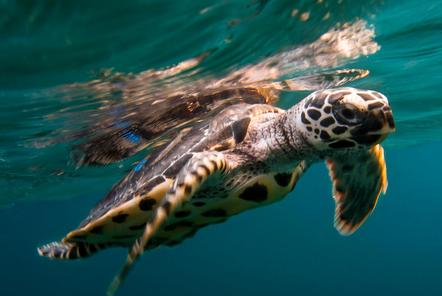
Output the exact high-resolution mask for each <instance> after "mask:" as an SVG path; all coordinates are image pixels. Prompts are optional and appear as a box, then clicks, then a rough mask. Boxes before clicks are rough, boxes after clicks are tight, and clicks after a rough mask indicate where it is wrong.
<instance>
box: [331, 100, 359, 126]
mask: <svg viewBox="0 0 442 296" xmlns="http://www.w3.org/2000/svg"><path fill="white" fill-rule="evenodd" d="M333 114H334V115H335V116H336V119H337V120H338V122H340V123H343V124H348V125H356V124H359V123H361V122H362V119H363V112H361V111H360V110H359V109H358V108H356V107H355V106H354V105H352V104H339V105H337V106H335V107H334V108H333Z"/></svg>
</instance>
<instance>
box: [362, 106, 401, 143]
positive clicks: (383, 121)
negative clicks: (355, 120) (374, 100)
mask: <svg viewBox="0 0 442 296" xmlns="http://www.w3.org/2000/svg"><path fill="white" fill-rule="evenodd" d="M374 120H376V121H377V123H376V124H377V125H380V126H382V127H381V128H380V129H378V130H376V131H370V132H368V133H367V134H368V135H383V136H385V137H386V136H387V135H388V134H391V133H393V132H395V131H396V124H395V122H394V119H393V113H392V112H391V110H389V111H384V112H379V114H378V115H377V116H376V117H375V119H374Z"/></svg>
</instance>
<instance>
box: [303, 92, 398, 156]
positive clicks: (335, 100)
mask: <svg viewBox="0 0 442 296" xmlns="http://www.w3.org/2000/svg"><path fill="white" fill-rule="evenodd" d="M298 114H299V115H300V116H299V117H298V118H299V121H298V124H299V126H301V130H302V133H303V134H304V136H305V138H306V139H307V141H308V142H309V144H310V145H312V146H313V147H315V148H316V149H318V150H322V151H324V150H329V149H332V150H335V149H351V148H364V147H371V146H373V145H375V144H377V143H379V142H381V141H382V140H383V139H385V137H386V136H387V135H388V134H390V133H392V132H393V131H394V130H395V123H394V120H393V114H392V112H391V108H390V105H389V103H388V100H387V98H386V97H385V96H384V95H383V94H381V93H379V92H376V91H371V90H359V89H355V88H349V87H346V88H337V89H328V90H320V91H316V92H314V93H312V94H311V95H310V96H308V97H307V98H305V99H304V100H303V101H302V102H301V103H300V111H299V113H298Z"/></svg>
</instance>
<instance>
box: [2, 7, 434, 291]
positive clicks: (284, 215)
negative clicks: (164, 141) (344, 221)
mask: <svg viewBox="0 0 442 296" xmlns="http://www.w3.org/2000/svg"><path fill="white" fill-rule="evenodd" d="M304 13H307V14H304ZM327 14H329V15H328V17H326V18H325V16H326V15H327ZM307 15H308V17H307V18H306V16H307ZM324 18H325V19H326V20H325V21H324V20H323V19H324ZM357 19H363V20H366V21H367V22H368V23H369V24H370V25H371V26H372V27H373V28H374V30H375V32H376V37H375V40H376V42H378V43H379V45H380V46H381V49H380V51H378V52H377V53H375V54H373V55H371V56H368V57H361V58H359V59H356V60H353V61H351V62H349V63H347V64H345V68H364V69H368V70H370V75H369V76H368V77H367V78H365V79H362V80H359V81H357V82H355V83H353V84H352V85H354V86H357V87H360V88H369V89H375V90H379V91H381V92H383V93H385V94H386V95H387V96H388V97H389V99H390V103H391V105H392V108H393V111H394V115H395V119H396V124H397V132H396V133H395V134H393V135H391V136H390V137H389V138H388V139H387V140H386V141H385V142H384V146H385V147H386V158H387V164H388V174H389V188H388V192H387V195H386V196H384V197H381V199H380V201H379V203H378V206H377V208H376V210H375V212H374V213H373V215H372V216H371V217H370V218H369V219H368V220H367V222H366V223H365V225H363V226H362V228H361V229H360V230H359V231H357V232H356V233H355V234H354V235H352V236H350V237H342V236H340V235H339V234H338V233H337V232H336V231H335V230H334V228H333V214H334V202H333V199H332V198H331V184H330V181H329V177H328V174H327V172H326V170H325V168H324V166H323V165H315V166H313V167H312V168H311V169H310V170H309V171H308V172H307V173H306V174H305V175H304V176H303V178H301V180H300V182H299V183H298V185H297V187H296V189H295V190H294V192H292V193H291V194H290V195H289V196H288V197H287V198H286V199H285V200H284V201H282V202H280V203H278V204H274V205H271V206H269V207H264V208H260V209H257V210H254V211H250V212H246V213H244V214H242V215H239V216H236V217H234V218H232V219H230V220H229V221H227V222H226V223H224V224H221V225H215V226H212V227H208V228H205V229H204V230H201V231H200V232H198V235H196V236H195V237H194V238H193V239H191V240H186V241H185V242H184V243H183V244H181V245H179V246H177V247H173V248H167V247H163V248H159V249H157V250H154V251H151V252H148V253H146V254H145V255H144V256H143V257H142V259H141V260H140V261H139V263H137V264H136V266H135V268H134V269H133V271H132V272H131V274H130V276H129V278H128V280H127V282H125V284H124V286H123V287H122V289H121V291H120V292H121V293H120V295H135V294H138V295H155V296H160V295H339V296H345V295H358V296H363V295H428V296H429V295H442V215H441V213H442V189H441V182H442V172H441V168H442V156H441V153H442V2H441V1H440V0H428V1H418V0H402V1H395V0H385V1H375V0H368V1H350V0H343V1H338V0H336V1H327V0H323V1H282V0H281V1H276V0H275V1H265V0H243V1H240V0H237V1H233V0H231V1H228V0H225V1H215V0H211V1H208V0H206V1H194V0H175V1H169V0H167V1H166V0H150V1H147V0H139V1H126V2H123V1H111V0H109V1H49V0H45V1H44V0H40V1H7V0H3V1H0V225H1V231H0V295H61V294H63V295H103V294H104V293H105V291H106V287H107V285H108V284H109V283H110V280H111V279H112V277H113V275H114V274H115V272H116V271H117V270H118V269H119V267H120V265H121V264H122V262H123V261H124V259H125V257H126V250H125V249H110V250H107V251H103V252H102V253H100V254H98V255H96V256H93V257H91V258H89V259H85V260H79V261H71V262H59V261H50V260H47V259H46V258H41V257H39V256H38V254H37V252H36V247H37V246H39V245H41V244H42V243H47V242H49V241H52V240H57V239H59V238H61V237H62V236H63V235H64V234H65V233H66V232H67V231H69V230H71V229H73V228H75V227H76V226H77V225H78V223H79V222H80V221H81V220H82V219H83V218H84V217H85V216H86V215H87V213H88V212H89V210H90V208H92V207H93V206H94V205H95V203H96V202H97V201H98V200H99V199H100V198H101V197H102V196H104V195H105V194H106V193H107V191H108V190H109V189H110V188H111V186H112V185H113V184H114V183H115V182H117V181H118V180H119V179H120V178H122V177H123V176H124V175H125V174H126V173H127V171H128V170H130V169H131V168H132V167H133V163H134V162H135V161H136V160H138V159H140V156H136V157H135V158H132V159H129V160H127V161H123V162H119V163H117V164H114V165H110V166H104V167H81V168H76V167H75V165H74V164H73V163H72V161H71V158H70V147H71V146H72V143H71V142H69V141H61V142H59V141H50V140H48V139H54V138H56V136H55V135H56V134H57V132H59V131H60V130H62V131H63V130H71V129H77V128H79V127H81V126H82V124H83V123H84V122H86V121H87V118H86V115H85V114H88V113H87V112H84V111H88V110H93V109H94V108H96V104H94V102H96V101H97V100H98V99H97V98H95V97H93V96H85V95H83V94H82V93H80V94H77V93H75V95H74V94H73V95H67V94H66V91H55V90H60V89H61V88H63V86H66V85H71V84H73V83H82V82H87V81H90V80H92V79H95V78H97V76H98V75H99V74H97V73H100V71H102V70H103V69H110V68H112V69H113V71H114V72H121V73H126V74H127V73H135V74H136V73H139V72H141V71H144V70H147V69H151V68H163V67H167V66H170V65H172V64H176V63H179V62H180V61H183V60H186V59H189V58H192V57H195V56H197V55H199V54H201V53H203V52H207V51H211V52H212V53H211V54H210V55H209V56H208V57H207V59H206V60H204V61H203V63H202V64H201V65H199V66H198V67H199V70H200V72H199V73H200V74H199V75H206V74H207V73H210V75H212V76H214V77H223V75H225V74H226V73H228V72H230V71H232V70H235V69H239V68H240V67H243V66H245V65H248V64H251V63H254V62H257V61H260V60H262V59H263V58H264V57H266V56H269V55H272V54H275V53H278V52H281V51H283V50H285V49H287V48H293V47H296V46H297V45H301V44H305V43H309V42H312V41H314V40H315V39H317V38H318V37H319V36H320V35H321V34H323V33H325V32H326V31H327V30H328V29H329V28H330V27H333V26H334V25H336V24H338V23H344V22H348V21H354V20H357ZM207 75H209V74H207ZM306 94H308V92H301V93H296V94H293V96H291V95H290V94H285V95H284V97H283V100H282V101H281V102H280V104H281V105H282V106H284V107H288V106H290V105H292V104H293V103H294V102H296V100H298V99H299V98H302V97H303V96H305V95H306ZM89 102H91V103H89ZM60 114H61V115H60ZM83 116H84V117H83ZM42 139H43V140H44V141H43V140H42ZM140 154H141V157H143V156H145V154H146V152H141V153H140ZM137 157H138V158H137Z"/></svg>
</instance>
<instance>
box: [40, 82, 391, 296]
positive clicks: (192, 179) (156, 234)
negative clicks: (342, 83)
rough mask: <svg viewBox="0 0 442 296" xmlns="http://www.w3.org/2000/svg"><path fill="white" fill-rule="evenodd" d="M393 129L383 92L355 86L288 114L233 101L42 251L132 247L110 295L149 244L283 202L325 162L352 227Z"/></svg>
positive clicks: (371, 198) (374, 191) (381, 187)
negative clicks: (310, 169) (301, 179)
mask: <svg viewBox="0 0 442 296" xmlns="http://www.w3.org/2000/svg"><path fill="white" fill-rule="evenodd" d="M394 128H395V127H394V121H393V117H392V113H391V109H390V107H389V104H388V101H387V99H386V98H385V96H383V95H382V94H380V93H378V92H375V91H366V90H358V89H354V88H340V89H329V90H322V91H317V92H315V93H313V94H311V95H310V96H308V97H307V98H305V99H304V100H302V101H301V102H299V103H298V104H296V105H295V106H293V107H292V108H291V109H289V110H288V111H284V110H282V109H279V108H276V107H272V106H269V105H260V104H255V105H248V104H238V105H234V106H231V107H229V108H227V109H225V110H224V111H223V112H221V113H220V114H218V116H216V117H215V118H214V119H213V120H212V121H211V122H206V123H204V122H203V123H201V124H200V125H197V126H196V127H194V128H193V129H191V130H183V131H182V134H181V135H180V136H178V137H177V140H176V141H172V142H171V143H170V144H169V146H168V147H165V148H164V149H163V150H162V151H160V152H158V153H157V154H156V155H152V156H151V157H150V158H149V159H148V161H147V162H146V163H145V164H144V165H142V166H140V167H139V168H138V169H137V170H136V171H135V172H133V173H131V174H130V175H129V176H127V177H126V178H125V179H124V180H122V181H121V182H120V183H119V184H117V185H116V186H115V187H114V188H113V190H112V191H111V193H110V194H109V195H108V196H107V197H106V198H105V199H104V200H103V201H102V202H100V204H99V205H98V206H97V207H96V209H94V210H93V211H92V212H91V214H90V215H89V217H88V218H87V219H86V220H85V221H84V222H83V224H82V225H81V226H80V228H79V229H77V230H74V231H73V232H71V233H69V234H68V235H67V237H66V238H65V239H64V240H63V241H62V242H60V243H54V244H50V245H46V246H43V247H41V248H40V249H39V253H40V255H43V256H47V257H51V258H63V259H73V258H78V257H85V256H88V255H90V254H93V253H95V252H96V251H98V250H100V249H102V248H105V247H108V246H113V245H121V246H131V245H132V244H133V247H132V249H131V251H130V253H129V256H128V259H127V263H126V265H125V266H124V267H123V269H122V271H121V272H120V274H119V275H118V277H117V278H116V279H115V281H114V283H113V286H112V288H111V290H110V291H111V292H113V291H115V289H116V288H117V287H118V285H119V283H120V282H121V281H122V280H123V279H124V277H125V276H126V275H127V272H128V271H129V269H130V266H131V265H132V263H133V262H134V261H135V260H136V259H137V258H138V257H139V255H141V253H142V252H143V251H144V250H145V249H147V248H152V247H155V246H158V245H161V244H165V245H174V244H177V243H179V242H181V241H182V240H183V239H185V238H187V237H190V236H192V235H193V234H194V233H195V232H196V231H197V230H198V229H199V228H201V227H204V226H206V225H208V224H214V223H219V222H222V221H224V220H225V219H227V218H228V217H230V216H233V215H235V214H238V213H241V212H243V211H245V210H248V209H251V208H255V207H258V206H262V205H266V204H269V203H272V202H275V201H277V200H280V199H281V198H283V197H284V196H285V195H287V193H288V192H290V191H291V190H292V189H293V187H294V186H295V184H296V181H297V180H298V179H299V177H300V176H301V174H302V173H303V171H304V170H305V169H307V168H308V166H309V165H311V164H312V163H313V162H316V161H319V160H322V159H325V160H327V164H328V167H329V169H330V174H331V177H332V180H333V188H334V197H335V199H336V216H335V225H336V227H337V229H338V230H339V231H340V232H341V233H343V234H350V233H352V232H353V231H355V230H356V229H357V228H358V227H359V226H360V225H361V224H362V222H363V221H364V220H365V219H366V218H367V216H368V215H369V214H370V213H371V211H372V210H373V209H374V205H375V204H376V201H377V198H378V196H379V194H380V192H381V191H385V189H386V171H385V162H384V160H383V150H382V148H381V147H380V146H379V145H378V143H379V142H380V141H382V140H383V139H384V138H385V137H386V136H387V135H388V134H389V133H391V132H392V131H394ZM137 237H139V238H138V239H136V238H137ZM134 241H135V243H134Z"/></svg>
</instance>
